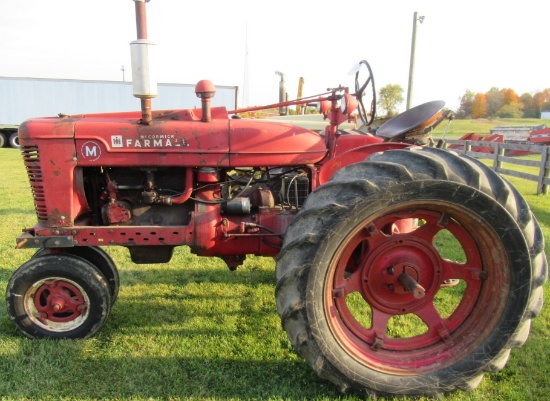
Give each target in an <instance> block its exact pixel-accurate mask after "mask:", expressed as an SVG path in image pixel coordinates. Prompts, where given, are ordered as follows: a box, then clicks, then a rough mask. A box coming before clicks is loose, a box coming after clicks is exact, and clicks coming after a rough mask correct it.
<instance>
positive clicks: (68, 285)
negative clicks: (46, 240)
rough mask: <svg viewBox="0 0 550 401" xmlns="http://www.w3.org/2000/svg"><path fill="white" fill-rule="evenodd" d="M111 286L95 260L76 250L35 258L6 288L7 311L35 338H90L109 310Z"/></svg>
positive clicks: (20, 327) (20, 326)
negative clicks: (90, 261)
mask: <svg viewBox="0 0 550 401" xmlns="http://www.w3.org/2000/svg"><path fill="white" fill-rule="evenodd" d="M110 298H111V297H110V294H109V286H108V284H107V281H106V279H105V277H104V276H103V274H101V272H100V271H99V270H98V269H97V268H96V267H94V266H93V265H92V264H91V263H89V262H87V261H86V260H84V259H81V258H77V257H74V256H71V255H44V256H40V257H37V258H32V259H31V260H29V261H27V262H26V263H24V264H23V265H21V267H19V269H17V270H16V271H15V273H14V274H13V276H12V277H11V279H10V281H9V282H8V287H7V290H6V301H7V305H8V315H9V316H10V318H11V319H12V320H13V322H14V323H15V325H16V326H17V327H18V328H19V329H20V330H21V331H22V332H23V334H25V335H26V336H27V337H30V338H51V339H60V338H71V339H73V338H86V337H90V336H92V335H93V334H95V333H96V332H97V331H98V330H99V329H100V328H101V327H102V326H103V323H104V322H105V320H106V319H107V316H108V314H109V311H110V306H111V299H110Z"/></svg>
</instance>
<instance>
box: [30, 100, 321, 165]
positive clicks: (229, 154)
mask: <svg viewBox="0 0 550 401" xmlns="http://www.w3.org/2000/svg"><path fill="white" fill-rule="evenodd" d="M201 113H202V112H201V110H200V109H188V110H178V111H157V112H154V114H153V121H152V122H151V124H149V125H144V124H139V119H140V118H141V113H139V112H135V113H111V114H92V115H81V116H71V117H70V119H71V120H72V121H75V123H74V139H75V146H76V158H77V165H79V166H121V165H124V166H159V165H162V166H212V167H229V166H247V167H254V166H285V165H301V164H311V163H316V162H318V161H320V160H321V159H322V158H323V157H324V156H325V154H326V146H325V142H324V139H323V138H322V137H321V136H320V135H319V134H317V133H316V132H313V131H309V130H307V129H305V128H301V127H297V126H293V125H289V124H284V123H277V122H267V121H261V120H245V119H230V118H228V114H227V111H226V109H225V108H224V107H217V108H212V120H211V121H210V122H202V121H201ZM31 136H32V134H31ZM52 139H54V138H52Z"/></svg>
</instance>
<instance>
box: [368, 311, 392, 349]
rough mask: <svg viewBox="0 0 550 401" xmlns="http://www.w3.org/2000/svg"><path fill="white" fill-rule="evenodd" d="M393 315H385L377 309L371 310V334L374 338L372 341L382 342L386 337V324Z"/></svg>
mask: <svg viewBox="0 0 550 401" xmlns="http://www.w3.org/2000/svg"><path fill="white" fill-rule="evenodd" d="M392 316H393V315H391V314H389V313H385V312H383V311H381V310H379V309H375V308H373V310H372V329H371V330H372V332H373V336H374V341H375V342H376V339H380V340H383V339H385V338H386V337H387V335H386V332H387V329H388V322H389V321H390V319H391V318H392Z"/></svg>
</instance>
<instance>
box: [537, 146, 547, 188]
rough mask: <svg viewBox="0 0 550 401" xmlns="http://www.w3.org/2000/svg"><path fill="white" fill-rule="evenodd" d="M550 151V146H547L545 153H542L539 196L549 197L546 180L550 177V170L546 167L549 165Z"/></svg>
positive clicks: (538, 186)
mask: <svg viewBox="0 0 550 401" xmlns="http://www.w3.org/2000/svg"><path fill="white" fill-rule="evenodd" d="M549 150H550V146H545V147H544V151H543V152H541V157H540V173H539V182H538V185H537V195H538V194H543V195H548V185H547V184H545V183H544V179H545V178H548V177H550V169H548V168H547V167H546V163H548V151H549Z"/></svg>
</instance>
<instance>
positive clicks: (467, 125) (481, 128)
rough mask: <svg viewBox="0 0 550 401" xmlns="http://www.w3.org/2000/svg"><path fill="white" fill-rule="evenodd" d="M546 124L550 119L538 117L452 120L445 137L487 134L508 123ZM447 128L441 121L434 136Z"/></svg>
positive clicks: (508, 124)
mask: <svg viewBox="0 0 550 401" xmlns="http://www.w3.org/2000/svg"><path fill="white" fill-rule="evenodd" d="M541 124H546V126H547V127H550V120H541V119H538V118H497V119H487V118H479V119H476V120H456V119H455V120H453V121H451V124H450V125H449V127H448V129H447V133H446V135H445V137H446V138H447V139H458V138H460V137H461V136H463V135H466V134H469V133H470V132H474V133H476V134H480V135H488V134H489V133H490V132H491V128H495V127H503V126H510V125H541ZM446 128H447V121H444V122H442V123H441V124H439V126H438V127H437V128H436V129H435V130H434V136H435V137H438V138H439V137H441V136H442V135H443V133H444V132H445V129H446Z"/></svg>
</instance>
